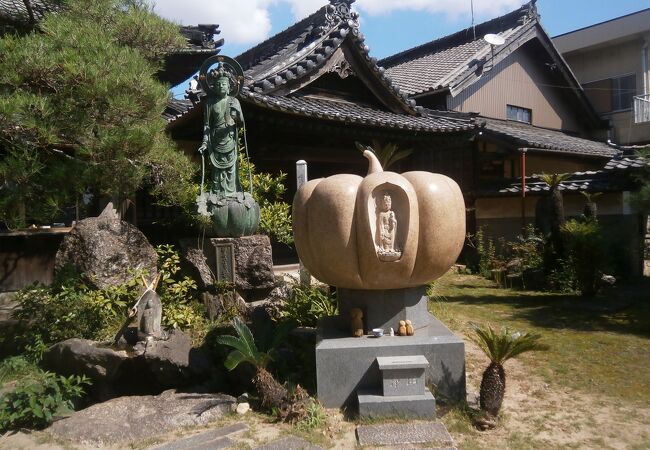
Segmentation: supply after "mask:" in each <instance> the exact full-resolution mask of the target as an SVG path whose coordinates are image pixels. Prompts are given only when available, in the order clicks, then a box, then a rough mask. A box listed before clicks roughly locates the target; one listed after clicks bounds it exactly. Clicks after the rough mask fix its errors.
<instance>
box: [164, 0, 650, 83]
mask: <svg viewBox="0 0 650 450" xmlns="http://www.w3.org/2000/svg"><path fill="white" fill-rule="evenodd" d="M324 3H326V0H219V1H214V0H185V1H183V2H178V1H176V0H157V1H156V2H155V10H156V11H157V12H158V13H159V14H161V15H162V16H164V17H167V18H168V19H171V20H174V21H176V22H179V23H184V24H195V23H198V22H200V23H219V24H220V25H221V29H222V30H223V32H222V34H221V36H220V37H223V38H224V39H225V40H226V44H225V45H224V47H223V49H222V54H225V55H229V56H237V55H238V54H240V53H241V52H243V51H245V50H246V49H248V48H250V47H252V46H254V45H255V44H256V43H259V42H261V41H262V40H264V39H265V38H266V37H269V36H272V35H273V34H275V33H277V32H279V31H282V30H283V29H285V28H286V27H288V26H290V25H291V24H293V23H294V22H296V21H297V20H299V19H300V18H302V17H304V16H305V15H307V14H309V13H310V12H313V11H315V10H316V9H317V8H318V7H319V5H321V4H324ZM522 3H525V0H474V10H475V22H476V23H480V22H483V21H485V20H489V19H491V18H494V17H497V16H499V15H502V14H504V13H506V12H508V11H511V10H513V9H516V8H517V7H518V6H520V5H521V4H522ZM353 6H354V8H355V9H356V10H357V11H359V12H360V14H361V31H362V32H363V34H364V35H365V36H366V43H367V44H368V45H369V46H370V53H371V55H372V56H375V57H376V58H378V59H380V58H383V57H385V56H389V55H392V54H394V53H397V52H399V51H402V50H406V49H408V48H411V47H413V46H416V45H419V44H422V43H425V42H428V41H431V40H433V39H436V38H439V37H442V36H445V35H447V34H450V33H454V32H456V31H458V30H461V29H463V28H467V27H469V26H470V24H471V16H470V0H359V1H358V2H357V3H354V5H353ZM537 8H538V11H539V13H540V15H541V16H542V25H543V26H544V28H545V29H546V31H547V32H548V33H549V34H550V35H551V36H556V35H558V34H562V33H566V32H568V31H572V30H576V29H578V28H582V27H585V26H589V25H593V24H595V23H599V22H602V21H606V20H609V19H613V18H615V17H619V16H622V15H625V14H629V13H632V12H635V11H639V10H642V9H645V8H650V0H538V2H537ZM185 85H186V83H184V84H182V85H181V86H182V87H184V86H185ZM179 88H180V86H179ZM178 91H182V90H181V89H174V92H175V93H176V92H178Z"/></svg>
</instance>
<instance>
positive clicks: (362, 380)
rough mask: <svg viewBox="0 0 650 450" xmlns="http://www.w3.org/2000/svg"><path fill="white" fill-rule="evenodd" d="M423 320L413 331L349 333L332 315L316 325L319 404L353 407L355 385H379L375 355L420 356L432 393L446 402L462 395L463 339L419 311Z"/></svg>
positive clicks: (360, 387) (364, 387)
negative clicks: (372, 334) (425, 363)
mask: <svg viewBox="0 0 650 450" xmlns="http://www.w3.org/2000/svg"><path fill="white" fill-rule="evenodd" d="M425 314H426V316H427V319H428V325H426V326H424V327H422V328H420V329H418V330H417V331H416V333H415V335H414V336H384V337H380V338H374V337H370V336H363V337H360V338H355V337H350V333H349V331H341V330H340V329H339V327H337V326H336V324H339V323H340V318H338V317H332V318H327V319H325V320H322V321H321V322H320V324H319V331H318V333H319V334H318V341H317V343H316V381H317V389H318V399H319V400H320V401H321V402H322V404H323V405H324V406H325V407H328V408H340V407H344V406H347V407H356V404H357V392H358V391H359V390H380V389H381V386H382V377H381V373H380V370H379V366H378V364H377V360H376V359H377V357H378V356H416V355H423V356H424V357H425V358H426V359H427V360H428V361H429V366H428V367H427V368H426V370H425V382H426V383H427V384H428V385H433V386H435V389H434V390H435V392H436V396H442V397H445V398H446V399H448V400H450V401H452V402H460V401H462V400H464V399H465V344H464V342H463V341H462V339H460V338H459V337H458V336H456V335H454V334H453V333H452V332H451V331H450V330H449V329H448V328H447V327H445V326H444V325H443V324H442V323H441V322H440V321H439V320H438V319H436V318H435V317H433V316H431V315H430V314H429V313H428V312H427V313H425Z"/></svg>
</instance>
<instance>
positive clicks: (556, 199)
mask: <svg viewBox="0 0 650 450" xmlns="http://www.w3.org/2000/svg"><path fill="white" fill-rule="evenodd" d="M550 194H551V240H552V242H553V250H555V254H556V255H557V256H558V257H561V256H562V253H563V245H562V244H563V243H562V232H561V231H560V228H561V227H562V224H563V223H564V221H565V220H564V199H563V198H562V191H560V187H559V186H552V187H551V193H550Z"/></svg>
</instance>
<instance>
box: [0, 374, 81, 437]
mask: <svg viewBox="0 0 650 450" xmlns="http://www.w3.org/2000/svg"><path fill="white" fill-rule="evenodd" d="M89 384H90V381H89V379H88V378H86V377H85V376H81V377H80V376H74V375H73V376H70V377H64V376H60V375H56V374H54V373H51V372H42V371H39V372H37V373H36V374H33V375H32V376H28V377H26V378H23V379H21V380H20V381H19V382H18V383H17V384H16V386H15V388H14V389H13V390H12V391H10V392H7V393H5V394H2V395H1V396H0V432H4V431H7V430H14V429H17V428H44V427H46V426H47V425H49V424H50V423H52V420H53V419H54V417H55V416H57V415H61V414H64V413H66V412H69V411H71V410H72V409H73V406H74V405H73V400H75V399H77V398H80V397H81V396H82V395H83V394H84V390H83V386H84V385H89Z"/></svg>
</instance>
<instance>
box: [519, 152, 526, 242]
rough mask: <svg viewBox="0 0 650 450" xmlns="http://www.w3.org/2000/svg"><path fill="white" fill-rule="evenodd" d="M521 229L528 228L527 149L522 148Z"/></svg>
mask: <svg viewBox="0 0 650 450" xmlns="http://www.w3.org/2000/svg"><path fill="white" fill-rule="evenodd" d="M519 150H520V151H521V231H522V233H523V232H524V230H525V229H526V149H525V148H521V149H519Z"/></svg>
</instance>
